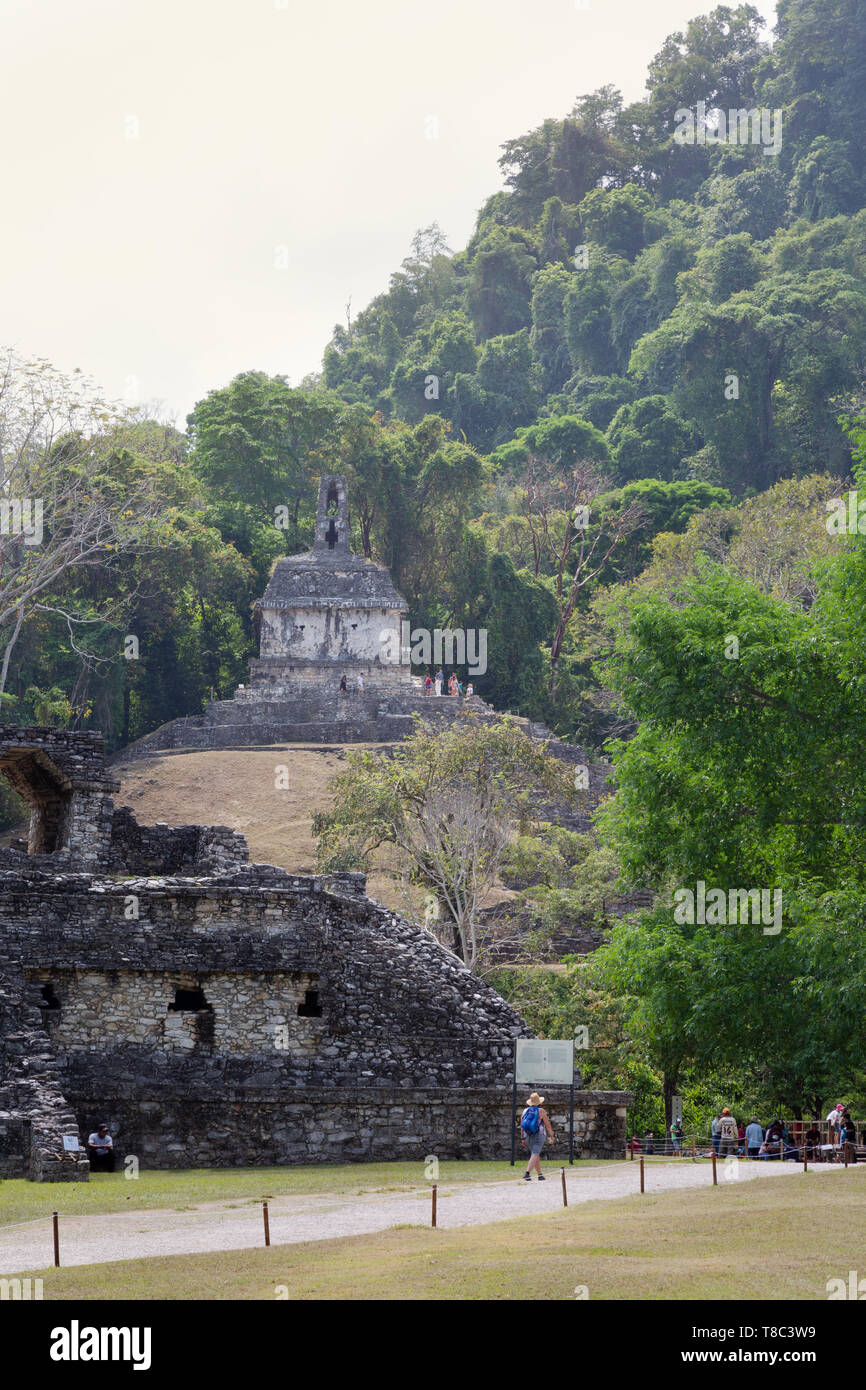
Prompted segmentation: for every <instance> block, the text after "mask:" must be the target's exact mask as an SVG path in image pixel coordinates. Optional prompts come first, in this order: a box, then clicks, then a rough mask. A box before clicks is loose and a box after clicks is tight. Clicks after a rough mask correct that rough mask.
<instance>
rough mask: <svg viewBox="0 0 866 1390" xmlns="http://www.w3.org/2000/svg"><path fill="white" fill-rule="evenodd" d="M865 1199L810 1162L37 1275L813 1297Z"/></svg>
mask: <svg viewBox="0 0 866 1390" xmlns="http://www.w3.org/2000/svg"><path fill="white" fill-rule="evenodd" d="M394 1166H397V1165H394ZM466 1166H467V1167H469V1165H466ZM491 1166H492V1165H491ZM332 1171H334V1170H332ZM336 1171H345V1170H336ZM864 1197H866V1169H862V1170H858V1169H852V1170H851V1171H850V1172H849V1173H847V1174H845V1175H844V1177H843V1176H841V1175H830V1174H821V1173H816V1172H810V1173H808V1174H798V1175H797V1177H796V1178H794V1177H791V1178H788V1179H781V1178H780V1179H778V1180H770V1179H767V1180H763V1179H762V1180H759V1181H755V1182H747V1183H739V1184H738V1183H726V1184H724V1185H721V1186H719V1187H717V1188H713V1187H709V1188H700V1189H697V1190H694V1191H683V1192H673V1193H665V1194H663V1195H659V1196H651V1195H647V1196H644V1197H640V1196H637V1195H636V1196H634V1197H627V1198H622V1199H618V1200H616V1201H611V1202H588V1203H585V1204H581V1205H579V1206H575V1205H572V1206H570V1207H569V1208H568V1209H567V1210H559V1211H553V1212H548V1213H544V1214H541V1215H539V1216H538V1217H520V1218H516V1219H514V1220H511V1221H502V1222H498V1223H495V1224H492V1225H488V1226H476V1227H464V1228H462V1229H457V1230H451V1231H448V1230H437V1231H433V1230H429V1229H427V1228H424V1227H417V1228H415V1227H400V1228H394V1229H392V1230H389V1231H383V1232H381V1233H379V1234H377V1235H372V1236H353V1237H350V1238H347V1239H343V1240H329V1241H320V1242H317V1243H314V1244H304V1245H285V1246H280V1247H272V1248H271V1249H269V1250H266V1249H264V1248H260V1249H254V1250H240V1251H224V1252H218V1253H216V1252H215V1253H211V1254H207V1255H173V1256H167V1257H165V1258H161V1259H149V1260H129V1261H123V1262H120V1263H117V1264H103V1265H91V1266H89V1267H84V1266H81V1267H78V1268H73V1269H60V1270H53V1269H45V1270H41V1271H39V1274H40V1277H41V1278H42V1279H43V1280H44V1297H45V1299H66V1298H76V1299H96V1298H115V1299H124V1298H147V1299H151V1298H153V1299H166V1298H168V1299H274V1298H276V1297H277V1289H278V1288H279V1287H280V1286H285V1287H287V1289H288V1291H289V1295H290V1297H291V1298H292V1299H559V1300H564V1299H574V1298H575V1297H576V1293H575V1290H576V1289H577V1288H578V1287H580V1286H585V1287H586V1288H587V1290H588V1295H589V1298H590V1299H711V1298H720V1299H731V1300H736V1299H766V1298H771V1299H825V1298H826V1297H827V1289H826V1284H827V1280H828V1279H831V1278H833V1279H834V1278H844V1279H847V1277H848V1271H849V1270H850V1269H857V1270H860V1271H866V1205H864ZM32 1273H33V1272H31V1274H32Z"/></svg>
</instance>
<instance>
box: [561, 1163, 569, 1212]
mask: <svg viewBox="0 0 866 1390" xmlns="http://www.w3.org/2000/svg"><path fill="white" fill-rule="evenodd" d="M560 1171H561V1173H562V1205H563V1206H564V1207H567V1206H568V1193H567V1191H566V1189H565V1169H564V1168H562V1169H561V1170H560Z"/></svg>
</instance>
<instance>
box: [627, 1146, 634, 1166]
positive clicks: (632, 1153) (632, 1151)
mask: <svg viewBox="0 0 866 1390" xmlns="http://www.w3.org/2000/svg"><path fill="white" fill-rule="evenodd" d="M628 1156H629V1158H630V1159H631V1160H632V1162H633V1161H634V1144H629V1145H628Z"/></svg>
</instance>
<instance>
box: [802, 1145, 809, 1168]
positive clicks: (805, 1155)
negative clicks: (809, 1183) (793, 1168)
mask: <svg viewBox="0 0 866 1390" xmlns="http://www.w3.org/2000/svg"><path fill="white" fill-rule="evenodd" d="M808 1171H809V1150H808V1147H807V1145H806V1140H805V1139H804V1140H803V1172H804V1173H808Z"/></svg>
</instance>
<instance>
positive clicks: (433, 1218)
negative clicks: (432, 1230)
mask: <svg viewBox="0 0 866 1390" xmlns="http://www.w3.org/2000/svg"><path fill="white" fill-rule="evenodd" d="M430 1224H431V1226H435V1225H436V1184H435V1182H434V1184H433V1213H432V1220H431V1222H430Z"/></svg>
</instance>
